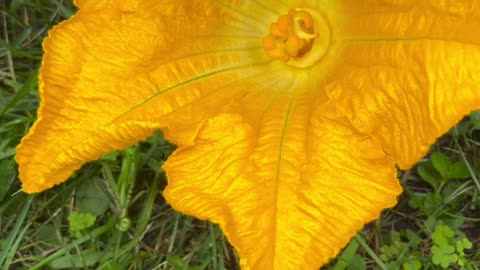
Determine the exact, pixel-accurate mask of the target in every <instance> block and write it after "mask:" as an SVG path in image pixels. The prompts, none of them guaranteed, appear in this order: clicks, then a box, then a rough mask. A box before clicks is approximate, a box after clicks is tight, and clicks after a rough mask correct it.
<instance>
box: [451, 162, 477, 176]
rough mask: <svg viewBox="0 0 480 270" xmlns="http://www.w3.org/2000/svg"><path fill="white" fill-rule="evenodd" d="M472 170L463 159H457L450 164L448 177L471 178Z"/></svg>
mask: <svg viewBox="0 0 480 270" xmlns="http://www.w3.org/2000/svg"><path fill="white" fill-rule="evenodd" d="M470 177H471V175H470V171H469V170H468V167H467V165H465V162H463V161H457V162H455V163H453V164H452V165H451V166H450V169H449V170H448V174H447V178H448V179H464V178H470Z"/></svg>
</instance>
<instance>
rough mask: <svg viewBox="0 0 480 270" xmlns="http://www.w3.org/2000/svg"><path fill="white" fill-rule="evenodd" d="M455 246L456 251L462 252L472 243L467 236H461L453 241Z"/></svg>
mask: <svg viewBox="0 0 480 270" xmlns="http://www.w3.org/2000/svg"><path fill="white" fill-rule="evenodd" d="M455 246H456V248H457V251H458V252H463V251H464V250H465V249H471V248H472V247H473V244H472V242H470V241H469V240H468V239H467V238H463V239H461V240H457V241H456V242H455Z"/></svg>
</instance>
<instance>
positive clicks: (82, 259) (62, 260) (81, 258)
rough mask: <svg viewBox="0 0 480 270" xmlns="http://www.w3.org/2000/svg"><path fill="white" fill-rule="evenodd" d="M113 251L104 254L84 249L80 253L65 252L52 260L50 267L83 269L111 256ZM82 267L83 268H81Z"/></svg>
mask: <svg viewBox="0 0 480 270" xmlns="http://www.w3.org/2000/svg"><path fill="white" fill-rule="evenodd" d="M112 255H113V251H109V252H107V254H104V253H102V252H98V251H96V250H86V251H83V252H82V254H78V255H72V254H66V255H64V256H62V257H59V258H57V259H55V260H53V261H52V262H51V263H50V267H51V268H53V269H85V267H88V266H93V265H95V264H97V263H98V262H100V261H102V260H103V259H105V258H108V257H111V256H112ZM81 267H83V268H81Z"/></svg>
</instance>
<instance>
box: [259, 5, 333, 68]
mask: <svg viewBox="0 0 480 270" xmlns="http://www.w3.org/2000/svg"><path fill="white" fill-rule="evenodd" d="M329 42H330V30H329V27H328V24H327V22H326V20H325V19H324V18H323V17H322V16H321V15H320V14H319V13H318V12H316V11H314V10H311V9H292V10H290V11H289V12H288V14H287V15H281V16H279V17H278V19H277V21H276V22H274V23H272V24H271V25H270V33H269V34H268V35H267V36H266V37H265V38H264V40H263V48H264V50H265V53H266V55H268V56H269V57H270V58H272V59H275V60H281V61H285V62H287V63H288V64H289V65H292V66H296V67H300V68H305V67H309V66H311V65H313V64H314V63H315V62H317V61H318V60H319V59H320V58H321V57H322V56H323V55H324V53H325V52H326V50H327V49H328V45H329Z"/></svg>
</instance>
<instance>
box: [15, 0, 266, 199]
mask: <svg viewBox="0 0 480 270" xmlns="http://www.w3.org/2000/svg"><path fill="white" fill-rule="evenodd" d="M77 4H79V5H80V7H82V8H85V10H83V9H82V10H80V11H79V12H78V14H76V15H75V16H74V17H73V18H72V19H70V20H69V21H66V22H64V23H62V24H61V25H59V26H57V27H56V28H55V29H54V30H53V31H51V32H50V34H49V37H48V38H47V39H46V40H45V42H44V50H45V56H44V59H43V64H42V68H41V72H40V83H39V84H40V94H41V105H40V109H39V112H38V121H37V122H36V123H35V125H34V127H33V128H32V130H31V131H30V133H29V135H27V136H26V137H25V138H24V140H23V141H22V143H21V145H20V146H19V147H18V150H17V151H18V152H17V153H18V155H17V161H18V163H19V165H20V178H21V179H22V181H23V190H24V191H26V192H39V191H42V190H44V189H46V188H49V187H52V186H53V185H54V184H57V183H60V182H62V181H64V180H66V179H67V178H68V176H69V175H70V174H71V173H72V172H73V171H74V170H76V169H78V168H79V167H80V166H81V165H82V164H83V163H85V162H86V161H89V160H94V159H96V158H98V157H99V156H100V155H102V154H105V153H108V152H110V151H112V150H114V149H122V148H125V147H126V146H128V145H130V144H132V143H134V142H136V141H139V140H143V139H145V138H146V137H147V136H149V135H150V134H151V133H152V132H153V130H155V129H159V128H160V127H168V126H170V128H169V130H175V131H176V132H175V133H176V136H177V137H179V136H180V135H181V134H182V133H181V130H182V127H186V128H188V129H191V130H194V129H195V125H196V124H197V123H200V122H201V121H202V119H204V118H206V117H207V116H208V115H209V114H210V113H211V112H212V110H213V111H214V112H216V111H217V110H221V107H222V106H225V105H226V104H225V100H228V99H222V97H224V96H226V97H228V96H231V95H234V94H235V87H234V86H235V85H240V84H242V80H246V79H248V78H249V77H251V76H258V74H259V73H265V71H264V70H263V69H264V66H265V63H266V62H267V61H268V59H267V58H266V56H265V55H264V54H263V51H262V48H261V43H260V42H259V40H260V41H261V38H262V36H261V35H258V37H257V38H256V39H254V38H252V37H244V36H243V35H247V34H248V33H247V32H245V30H242V27H243V29H246V28H247V27H250V26H251V25H250V24H251V22H249V24H246V23H243V22H242V21H240V20H239V19H238V18H237V17H238V16H240V15H238V14H236V13H233V12H231V14H230V13H227V11H228V10H229V9H227V8H226V7H223V6H218V5H215V6H214V5H212V4H211V3H210V2H208V1H193V2H192V1H185V2H184V3H182V2H178V1H162V2H161V3H160V2H158V1H153V0H152V1H103V2H97V1H78V2H77ZM190 5H193V6H195V7H196V8H194V9H192V8H191V6H190ZM99 7H102V8H101V9H98V8H99ZM139 7H142V8H141V9H139ZM236 16H237V17H236ZM225 21H227V22H228V23H231V24H233V26H232V27H233V28H235V29H237V28H238V29H239V30H238V33H237V34H236V35H238V36H235V35H232V36H220V35H216V34H217V31H218V28H219V27H222V26H223V27H225V26H228V24H226V23H225ZM263 30H264V29H262V31H263ZM242 31H244V32H242ZM237 88H238V87H237ZM226 89H227V90H228V91H225V90H226ZM213 94H215V95H213ZM201 97H202V98H203V97H205V99H202V102H201V103H198V102H197V104H195V102H196V101H198V100H199V99H200V98H201ZM186 105H191V107H195V106H196V107H195V108H197V107H198V108H197V109H193V108H187V109H185V111H182V110H181V109H180V108H183V107H185V106H186ZM201 108H204V109H201ZM173 111H175V112H176V115H175V116H168V114H169V113H171V112H173ZM192 111H196V112H195V113H192ZM170 122H175V123H178V124H171V125H168V123H170ZM139 127H140V128H139ZM167 132H168V131H167Z"/></svg>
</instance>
